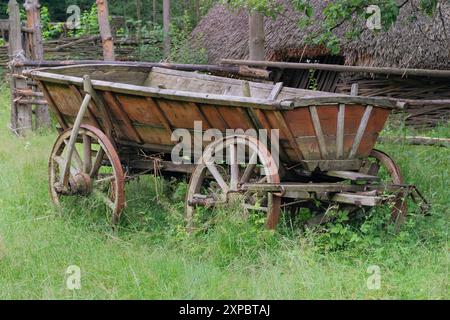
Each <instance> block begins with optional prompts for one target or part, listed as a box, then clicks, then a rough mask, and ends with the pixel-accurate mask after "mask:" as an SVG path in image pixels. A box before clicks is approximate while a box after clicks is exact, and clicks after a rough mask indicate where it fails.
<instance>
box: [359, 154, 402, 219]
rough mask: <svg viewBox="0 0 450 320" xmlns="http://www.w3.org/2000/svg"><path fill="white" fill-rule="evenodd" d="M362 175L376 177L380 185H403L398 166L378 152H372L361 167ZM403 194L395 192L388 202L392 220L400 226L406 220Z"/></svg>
mask: <svg viewBox="0 0 450 320" xmlns="http://www.w3.org/2000/svg"><path fill="white" fill-rule="evenodd" d="M363 170H364V171H365V172H364V173H367V174H369V175H372V176H378V177H380V179H381V183H382V184H394V185H403V184H404V179H403V176H402V174H401V171H400V168H399V166H398V165H397V164H396V163H395V161H394V160H393V159H392V158H391V157H390V156H389V155H387V154H386V153H384V152H382V151H379V150H375V149H374V150H372V153H371V154H370V157H369V158H368V159H367V161H366V163H365V164H364V166H363ZM405 197H406V194H405V192H402V191H400V192H397V193H396V194H393V195H392V199H391V200H390V201H389V202H390V203H392V220H393V221H394V222H395V224H396V225H397V227H398V226H400V225H401V224H402V223H403V222H404V221H405V218H406V215H407V213H408V207H407V203H406V199H405Z"/></svg>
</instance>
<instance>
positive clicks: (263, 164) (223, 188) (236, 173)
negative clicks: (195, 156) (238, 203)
mask: <svg viewBox="0 0 450 320" xmlns="http://www.w3.org/2000/svg"><path fill="white" fill-rule="evenodd" d="M245 183H280V177H279V174H278V167H277V164H276V162H275V161H274V159H273V158H272V156H271V154H270V153H269V151H268V150H267V148H266V147H265V146H264V144H262V143H261V142H260V141H259V140H258V139H256V138H254V137H250V136H245V135H235V136H230V137H227V138H224V139H221V140H218V141H216V142H214V143H212V144H210V145H209V146H208V147H207V148H206V149H205V151H204V153H203V156H202V158H201V160H200V162H199V164H198V165H197V167H196V168H195V170H194V172H193V174H192V176H191V181H190V184H189V189H188V192H187V197H186V219H187V224H188V229H189V230H190V231H193V230H194V229H195V228H196V226H195V219H196V214H197V211H198V209H199V208H200V207H209V208H215V207H217V206H221V205H227V204H231V202H233V200H234V199H236V198H239V199H241V200H242V202H243V207H244V208H245V210H246V211H247V212H248V211H253V210H255V211H258V212H259V213H263V214H265V215H266V219H267V220H266V221H267V223H266V224H267V227H268V228H269V229H275V228H276V226H277V224H278V221H279V216H280V205H281V198H280V197H279V196H277V195H275V194H272V193H263V194H261V193H259V194H257V193H250V192H247V193H241V192H240V189H241V186H242V185H243V184H245ZM239 195H240V196H239Z"/></svg>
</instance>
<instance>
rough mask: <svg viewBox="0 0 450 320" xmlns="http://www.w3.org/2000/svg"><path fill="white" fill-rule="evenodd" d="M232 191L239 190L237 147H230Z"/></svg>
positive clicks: (234, 145) (233, 145)
mask: <svg viewBox="0 0 450 320" xmlns="http://www.w3.org/2000/svg"><path fill="white" fill-rule="evenodd" d="M229 148H230V162H231V163H230V189H231V190H232V191H237V190H238V184H239V163H238V158H237V156H238V155H237V145H236V144H232V145H230V147H229Z"/></svg>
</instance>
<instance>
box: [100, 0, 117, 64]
mask: <svg viewBox="0 0 450 320" xmlns="http://www.w3.org/2000/svg"><path fill="white" fill-rule="evenodd" d="M97 11H98V25H99V28H100V36H101V37H102V44H103V59H104V60H105V61H114V60H115V55H114V41H113V37H112V34H111V26H110V24H109V10H108V1H107V0H97Z"/></svg>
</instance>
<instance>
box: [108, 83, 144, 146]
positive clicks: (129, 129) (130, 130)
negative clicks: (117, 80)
mask: <svg viewBox="0 0 450 320" xmlns="http://www.w3.org/2000/svg"><path fill="white" fill-rule="evenodd" d="M104 97H105V100H106V102H107V103H108V105H109V106H110V107H111V108H112V109H114V111H115V114H116V115H117V116H118V117H119V119H120V120H121V121H122V122H123V124H124V126H125V128H126V133H127V136H131V138H132V139H133V140H134V141H136V142H137V143H143V142H144V141H143V140H142V137H141V136H140V135H139V132H137V130H136V128H135V127H134V126H133V124H132V123H131V120H130V118H129V117H128V115H127V114H126V113H125V111H123V106H122V104H121V102H120V101H119V100H118V99H117V98H116V97H115V96H114V95H113V94H112V93H111V92H108V91H107V92H105V94H104Z"/></svg>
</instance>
